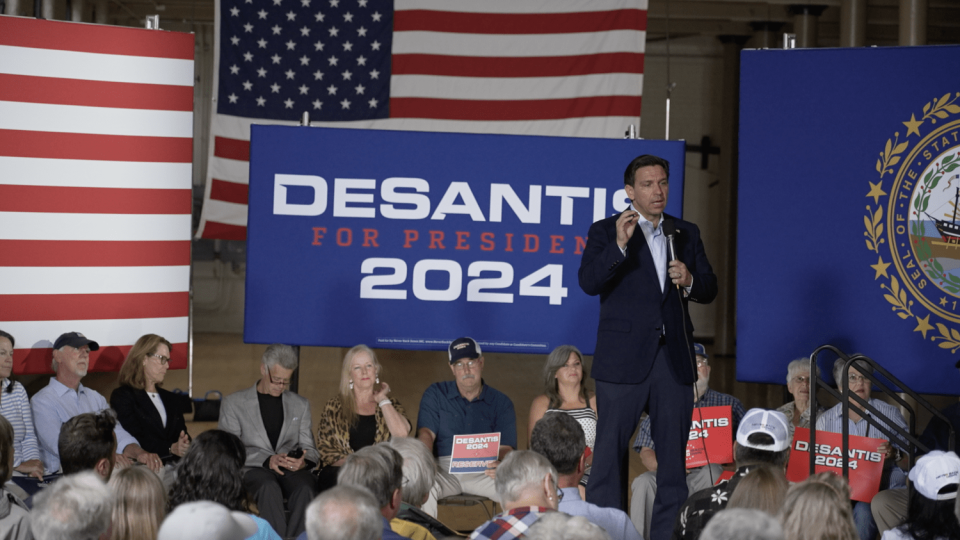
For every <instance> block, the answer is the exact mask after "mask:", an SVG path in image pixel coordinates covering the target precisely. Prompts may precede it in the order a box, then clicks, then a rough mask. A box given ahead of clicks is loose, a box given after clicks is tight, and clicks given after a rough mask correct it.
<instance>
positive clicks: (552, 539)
mask: <svg viewBox="0 0 960 540" xmlns="http://www.w3.org/2000/svg"><path fill="white" fill-rule="evenodd" d="M524 536H525V537H526V538H528V539H529V540H610V535H608V534H607V532H606V531H604V530H603V528H602V527H600V526H598V525H594V524H593V523H590V522H589V521H588V520H587V518H585V517H583V516H568V515H567V514H564V513H563V512H548V513H546V514H543V515H542V516H540V519H538V520H537V522H536V523H534V524H533V526H532V527H530V529H528V530H527V532H526V534H525V535H524Z"/></svg>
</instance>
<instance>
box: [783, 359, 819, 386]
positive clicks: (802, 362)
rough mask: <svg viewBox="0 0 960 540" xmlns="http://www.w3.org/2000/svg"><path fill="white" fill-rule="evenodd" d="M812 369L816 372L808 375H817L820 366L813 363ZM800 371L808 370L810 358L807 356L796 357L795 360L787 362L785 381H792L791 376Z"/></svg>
mask: <svg viewBox="0 0 960 540" xmlns="http://www.w3.org/2000/svg"><path fill="white" fill-rule="evenodd" d="M813 369H815V370H816V373H811V374H810V376H811V377H814V376H815V377H819V376H820V367H819V366H817V365H814V366H813ZM802 371H807V372H809V371H810V359H809V358H807V357H803V358H797V359H796V360H792V361H791V362H790V363H789V364H787V383H789V382H790V381H792V380H793V378H794V377H796V376H797V374H798V373H800V372H802Z"/></svg>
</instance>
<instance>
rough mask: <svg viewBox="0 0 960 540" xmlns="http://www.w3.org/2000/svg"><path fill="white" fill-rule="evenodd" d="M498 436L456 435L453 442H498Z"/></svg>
mask: <svg viewBox="0 0 960 540" xmlns="http://www.w3.org/2000/svg"><path fill="white" fill-rule="evenodd" d="M499 441H500V437H456V439H455V440H454V443H456V444H471V443H489V442H499Z"/></svg>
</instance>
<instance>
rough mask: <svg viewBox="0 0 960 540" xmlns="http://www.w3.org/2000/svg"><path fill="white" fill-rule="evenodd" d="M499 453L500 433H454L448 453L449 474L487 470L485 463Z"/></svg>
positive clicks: (493, 459) (491, 460)
mask: <svg viewBox="0 0 960 540" xmlns="http://www.w3.org/2000/svg"><path fill="white" fill-rule="evenodd" d="M499 454H500V433H499V432H497V433H475V434H473V435H455V436H454V437H453V452H452V453H451V454H450V470H449V472H450V474H465V473H477V472H483V471H485V470H487V464H489V463H492V462H494V461H496V460H497V456H498V455H499Z"/></svg>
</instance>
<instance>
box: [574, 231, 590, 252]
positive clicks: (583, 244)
mask: <svg viewBox="0 0 960 540" xmlns="http://www.w3.org/2000/svg"><path fill="white" fill-rule="evenodd" d="M574 238H576V239H577V248H576V249H575V250H573V254H574V255H580V254H581V253H583V248H585V247H587V239H586V238H584V237H582V236H574Z"/></svg>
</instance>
